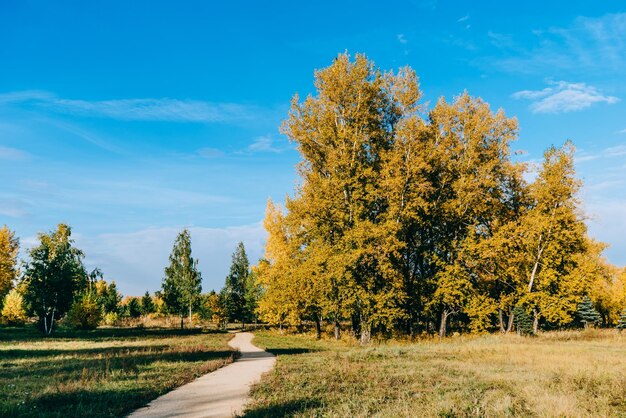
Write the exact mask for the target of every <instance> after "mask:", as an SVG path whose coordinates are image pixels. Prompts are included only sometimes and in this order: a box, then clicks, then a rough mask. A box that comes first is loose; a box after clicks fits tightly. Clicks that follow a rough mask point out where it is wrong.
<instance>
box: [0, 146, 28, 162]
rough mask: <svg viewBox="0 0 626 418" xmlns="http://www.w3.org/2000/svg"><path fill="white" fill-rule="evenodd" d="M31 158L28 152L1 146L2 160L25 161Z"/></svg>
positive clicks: (0, 158)
mask: <svg viewBox="0 0 626 418" xmlns="http://www.w3.org/2000/svg"><path fill="white" fill-rule="evenodd" d="M29 156H30V154H29V153H27V152H26V151H22V150H19V149H17V148H11V147H3V146H1V145H0V160H24V159H26V158H28V157H29Z"/></svg>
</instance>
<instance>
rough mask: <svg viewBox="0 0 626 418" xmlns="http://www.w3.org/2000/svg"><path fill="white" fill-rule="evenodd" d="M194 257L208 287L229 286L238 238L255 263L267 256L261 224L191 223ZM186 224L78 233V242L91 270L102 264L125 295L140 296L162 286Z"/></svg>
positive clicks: (105, 272) (207, 288)
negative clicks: (215, 225)
mask: <svg viewBox="0 0 626 418" xmlns="http://www.w3.org/2000/svg"><path fill="white" fill-rule="evenodd" d="M187 229H189V232H190V233H191V240H192V251H193V256H194V257H195V258H197V259H198V266H199V268H200V271H201V273H202V288H203V291H210V290H211V289H215V290H218V289H220V288H221V287H222V286H223V285H224V279H225V277H226V275H227V274H228V269H229V267H230V263H231V255H232V253H233V251H234V250H235V247H236V245H237V243H238V242H240V241H241V242H243V243H244V245H245V247H246V252H247V254H248V259H249V260H250V263H252V264H256V262H257V260H258V259H259V257H261V256H262V255H263V247H264V243H265V239H266V232H265V230H264V229H263V226H262V225H261V223H260V222H259V223H256V224H252V225H244V226H235V227H224V228H204V227H194V226H192V227H188V228H187ZM181 230H182V227H180V228H176V227H167V228H150V229H144V230H140V231H136V232H130V233H118V234H101V235H96V236H85V235H77V236H76V237H75V238H76V246H77V247H78V248H80V249H82V250H83V251H84V252H85V254H86V258H85V264H86V266H87V268H88V269H92V268H93V267H96V266H97V267H100V268H101V269H102V271H103V273H104V275H105V278H106V279H107V280H115V281H116V283H117V284H118V287H119V289H120V290H121V291H122V293H124V294H127V295H141V294H143V293H144V292H145V291H146V290H149V291H151V292H153V291H156V290H158V289H159V288H160V287H161V280H162V278H163V269H164V268H165V266H166V265H167V263H168V257H169V254H170V252H171V250H172V245H173V244H174V240H175V238H176V234H177V233H178V232H180V231H181Z"/></svg>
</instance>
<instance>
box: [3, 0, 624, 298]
mask: <svg viewBox="0 0 626 418" xmlns="http://www.w3.org/2000/svg"><path fill="white" fill-rule="evenodd" d="M517 3H519V4H511V3H510V2H501V1H498V2H496V1H482V2H470V1H456V2H452V1H436V0H431V1H409V2H399V1H390V2H385V3H381V2H366V1H359V2H336V1H335V2H324V1H318V2H308V3H307V2H286V1H285V2H264V3H263V4H261V2H252V1H249V2H244V1H231V2H219V3H218V2H200V1H198V2H193V1H180V2H161V1H134V2H127V1H117V2H116V1H108V2H90V3H85V2H63V1H61V2H43V1H41V2H34V1H5V2H2V4H0V179H1V181H0V224H7V225H8V226H9V227H10V228H11V229H14V230H16V231H17V234H18V235H19V236H20V237H21V240H22V244H23V246H24V247H28V246H31V245H33V244H34V243H35V242H36V234H37V232H41V231H47V230H50V229H52V228H53V227H54V226H55V225H56V224H57V223H58V222H66V223H69V224H70V225H72V227H73V231H74V234H75V237H76V242H77V245H78V246H79V247H80V248H82V249H83V250H84V251H85V253H86V256H87V257H86V264H87V265H88V266H89V267H93V266H96V265H97V266H99V267H101V268H102V270H103V271H104V274H105V276H106V278H107V279H109V280H116V281H117V283H118V284H119V287H120V288H121V290H122V291H123V292H124V293H126V294H141V293H143V292H144V291H145V290H150V291H154V290H157V289H158V288H159V287H160V283H161V278H162V272H163V268H164V266H165V264H166V263H167V256H168V254H169V251H170V249H171V245H172V243H173V240H174V238H175V235H176V233H177V231H179V230H180V229H181V228H183V227H187V228H189V229H190V230H191V233H192V239H193V247H194V253H195V255H196V257H197V258H199V261H200V267H201V270H202V272H203V277H204V288H205V289H207V290H208V289H212V288H215V289H218V288H220V287H221V286H222V284H223V281H224V277H225V275H226V274H227V271H228V266H229V263H230V254H231V253H232V251H233V250H234V248H235V245H236V243H237V242H238V241H240V240H242V241H244V243H245V244H246V247H247V248H248V250H249V253H250V258H251V259H252V260H253V261H255V260H256V259H257V258H258V257H259V256H261V254H262V246H263V241H264V232H263V228H262V226H261V221H262V218H263V213H264V209H265V204H266V201H267V198H268V197H272V198H273V199H275V200H278V201H281V200H283V199H284V196H285V195H286V194H287V193H290V192H291V191H292V190H293V186H294V185H295V183H296V181H297V178H296V173H295V170H294V165H295V164H296V163H297V161H298V155H297V153H296V152H295V151H294V149H293V147H292V146H291V145H290V144H289V143H288V142H287V141H286V140H285V138H284V137H282V136H281V135H280V134H279V132H278V126H279V124H280V122H281V120H282V119H284V118H285V116H286V114H287V109H288V106H289V101H290V99H291V97H292V96H293V94H294V93H296V92H298V93H300V94H301V95H306V94H308V93H310V92H311V91H312V81H313V71H314V69H316V68H321V67H324V66H327V65H329V64H330V63H331V61H332V59H333V58H334V57H335V56H336V55H337V54H338V53H340V52H344V51H349V52H350V53H356V52H363V53H365V54H367V55H368V57H370V58H371V59H372V60H374V61H375V63H376V64H377V65H378V66H379V67H381V68H383V69H397V68H398V67H400V66H404V65H410V66H411V67H413V68H414V69H415V70H416V71H417V73H418V75H419V77H420V80H421V83H422V89H423V92H424V101H425V102H430V103H434V102H435V101H436V100H437V98H438V97H440V96H445V97H446V98H448V99H451V98H453V97H454V95H457V94H459V93H461V92H462V91H463V90H465V89H466V90H468V91H469V93H470V94H472V95H474V96H481V97H482V98H483V99H485V100H486V101H487V102H489V103H490V104H491V105H492V107H493V108H494V109H497V108H500V107H502V108H503V109H504V110H505V111H506V113H507V114H508V115H509V116H516V117H517V118H518V119H519V123H520V127H521V130H520V139H519V141H518V142H516V143H515V144H514V148H515V149H516V150H522V151H524V152H525V154H524V155H523V156H522V157H520V158H522V159H524V160H527V161H531V162H532V161H539V160H540V158H541V155H542V152H543V150H544V149H545V148H546V147H548V146H550V145H552V144H557V145H559V144H562V143H563V142H564V141H565V140H567V139H571V140H573V141H574V142H575V144H576V145H577V147H578V153H577V169H578V173H579V175H580V177H582V178H583V180H584V181H585V186H584V189H583V191H582V192H581V199H582V201H583V208H584V210H585V213H586V214H587V215H588V216H589V220H588V224H589V227H590V233H591V235H592V236H594V237H595V238H597V239H600V240H603V241H605V242H607V243H608V244H610V245H611V247H610V248H609V249H608V250H607V251H606V255H607V257H608V258H609V260H610V261H611V262H613V263H616V264H619V265H625V264H626V243H625V240H624V237H626V187H625V186H626V184H625V183H626V7H625V6H624V5H623V2H621V1H604V2H588V1H567V2H565V1H551V2H539V1H526V2H517Z"/></svg>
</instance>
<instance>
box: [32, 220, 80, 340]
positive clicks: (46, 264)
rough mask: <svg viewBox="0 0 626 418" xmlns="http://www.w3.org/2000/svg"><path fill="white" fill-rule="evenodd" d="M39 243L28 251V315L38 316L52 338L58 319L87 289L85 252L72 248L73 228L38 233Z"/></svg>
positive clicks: (62, 227)
mask: <svg viewBox="0 0 626 418" xmlns="http://www.w3.org/2000/svg"><path fill="white" fill-rule="evenodd" d="M39 241H40V244H39V245H38V246H37V247H34V248H32V249H31V250H30V251H29V260H28V262H27V263H26V267H25V271H24V279H23V280H24V281H25V287H26V293H25V301H26V304H27V306H28V312H29V313H30V314H34V315H36V316H38V317H39V324H40V326H41V328H42V330H43V331H44V332H45V333H46V334H47V335H50V334H51V333H52V331H53V329H54V322H55V320H56V319H59V318H61V317H62V316H63V315H65V314H66V313H67V311H68V309H69V308H70V306H71V304H72V302H73V301H74V298H75V296H76V295H77V294H78V293H79V292H81V291H82V290H84V289H85V288H86V287H87V282H88V278H87V273H86V271H85V268H84V267H83V263H82V259H83V253H82V251H80V250H79V249H77V248H75V247H74V246H73V243H74V241H73V240H72V239H71V229H70V227H69V226H68V225H65V224H59V225H58V227H57V230H55V231H52V232H50V233H48V234H43V233H42V234H39Z"/></svg>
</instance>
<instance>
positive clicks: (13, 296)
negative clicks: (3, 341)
mask: <svg viewBox="0 0 626 418" xmlns="http://www.w3.org/2000/svg"><path fill="white" fill-rule="evenodd" d="M2 318H3V319H4V321H6V322H7V323H8V324H11V325H13V324H21V323H24V321H26V311H25V310H24V298H23V297H22V295H21V294H20V293H19V292H18V291H17V289H13V290H11V291H10V292H9V293H8V294H7V295H6V296H5V298H4V305H3V308H2Z"/></svg>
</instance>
